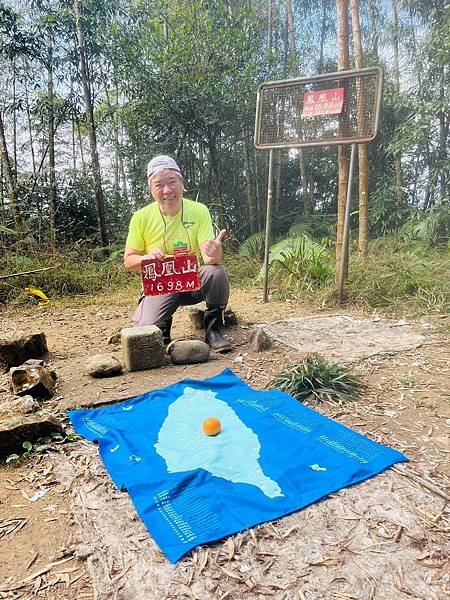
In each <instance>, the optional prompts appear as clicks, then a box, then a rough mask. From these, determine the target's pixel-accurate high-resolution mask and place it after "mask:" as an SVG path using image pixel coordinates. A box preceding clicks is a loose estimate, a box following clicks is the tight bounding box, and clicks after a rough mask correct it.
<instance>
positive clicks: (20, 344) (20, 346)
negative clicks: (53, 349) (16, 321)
mask: <svg viewBox="0 0 450 600" xmlns="http://www.w3.org/2000/svg"><path fill="white" fill-rule="evenodd" d="M47 352H48V348H47V340H46V338H45V334H44V333H43V332H41V333H32V334H30V335H24V336H22V337H20V338H17V339H6V338H2V339H0V363H1V364H4V365H5V366H6V367H7V368H10V367H18V366H19V365H21V364H23V363H24V362H25V361H26V360H28V359H29V358H41V357H43V356H45V355H46V354H47Z"/></svg>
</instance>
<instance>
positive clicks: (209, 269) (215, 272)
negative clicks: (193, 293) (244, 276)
mask: <svg viewBox="0 0 450 600" xmlns="http://www.w3.org/2000/svg"><path fill="white" fill-rule="evenodd" d="M200 278H201V280H202V281H203V282H206V281H208V280H210V279H212V280H214V281H215V282H216V281H217V282H224V283H227V284H228V273H227V270H226V269H225V267H224V266H223V265H205V266H203V267H202V268H201V269H200Z"/></svg>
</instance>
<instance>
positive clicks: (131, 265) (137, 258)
mask: <svg viewBox="0 0 450 600" xmlns="http://www.w3.org/2000/svg"><path fill="white" fill-rule="evenodd" d="M165 257H166V255H165V254H164V252H162V251H161V250H160V249H159V248H155V249H154V250H152V251H151V252H150V253H149V254H144V253H143V252H139V251H138V250H135V249H134V248H129V247H127V248H125V254H124V256H123V263H124V265H125V269H126V270H127V271H140V270H141V262H142V261H143V260H147V259H149V258H158V259H160V260H162V259H163V258H165Z"/></svg>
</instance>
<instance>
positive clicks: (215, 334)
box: [205, 304, 232, 352]
mask: <svg viewBox="0 0 450 600" xmlns="http://www.w3.org/2000/svg"><path fill="white" fill-rule="evenodd" d="M224 311H225V306H222V305H221V304H207V305H206V310H205V342H206V343H207V344H208V345H209V346H210V347H211V350H214V351H215V352H230V350H232V346H231V344H230V342H229V341H228V340H226V339H225V338H224V337H223V336H222V334H221V333H220V327H221V326H222V325H225V321H224Z"/></svg>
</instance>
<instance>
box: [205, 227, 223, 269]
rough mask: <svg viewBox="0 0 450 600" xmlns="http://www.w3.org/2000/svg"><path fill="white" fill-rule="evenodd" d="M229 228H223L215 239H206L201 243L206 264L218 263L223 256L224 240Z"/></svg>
mask: <svg viewBox="0 0 450 600" xmlns="http://www.w3.org/2000/svg"><path fill="white" fill-rule="evenodd" d="M226 235H227V230H226V229H222V231H221V232H220V233H219V235H218V236H217V237H216V239H215V240H206V242H202V243H201V244H200V252H201V253H202V258H203V262H204V263H205V265H216V264H217V263H219V262H220V259H221V258H222V242H223V240H224V239H225V238H226Z"/></svg>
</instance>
